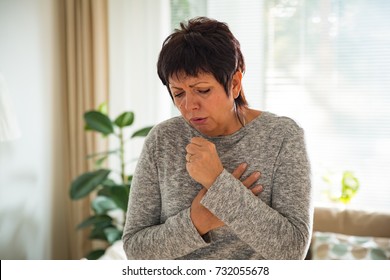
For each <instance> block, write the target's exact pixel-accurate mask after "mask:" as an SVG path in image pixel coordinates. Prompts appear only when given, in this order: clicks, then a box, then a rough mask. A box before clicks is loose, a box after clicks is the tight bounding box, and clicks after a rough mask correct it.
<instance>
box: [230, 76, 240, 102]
mask: <svg viewBox="0 0 390 280" xmlns="http://www.w3.org/2000/svg"><path fill="white" fill-rule="evenodd" d="M241 80H242V73H241V71H237V72H236V73H235V74H234V75H233V79H232V93H233V98H234V99H236V98H237V97H238V96H240V92H241Z"/></svg>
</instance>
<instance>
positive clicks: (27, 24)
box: [0, 0, 67, 259]
mask: <svg viewBox="0 0 390 280" xmlns="http://www.w3.org/2000/svg"><path fill="white" fill-rule="evenodd" d="M57 14H58V1H52V0H16V1H15V0H0V72H1V73H2V74H3V76H4V77H5V79H6V81H7V84H8V88H9V90H10V97H11V100H12V102H13V104H14V107H15V110H16V114H17V117H18V122H19V124H20V128H21V131H22V137H21V138H20V139H18V140H16V141H13V142H0V259H51V258H62V255H61V253H60V254H57V253H56V254H53V244H54V246H57V247H58V246H59V248H61V246H62V247H64V248H65V244H66V242H67V240H66V238H65V236H64V230H63V225H64V224H65V223H66V221H65V219H64V215H63V201H64V199H63V197H62V199H60V196H61V195H60V194H59V193H55V192H53V190H54V189H56V188H58V187H59V186H60V185H61V184H62V182H61V181H62V180H61V172H60V171H61V150H60V149H57V147H60V144H61V139H62V135H61V126H60V125H59V124H60V123H61V121H60V119H61V111H60V102H61V101H60V98H61V90H60V88H61V87H60V83H61V80H60V64H61V62H60V59H59V57H60V55H59V54H60V53H59V40H58V34H59V30H58V28H59V27H58V24H57V22H58V17H57ZM54 205H55V206H54ZM57 240H61V242H57ZM59 251H61V250H59Z"/></svg>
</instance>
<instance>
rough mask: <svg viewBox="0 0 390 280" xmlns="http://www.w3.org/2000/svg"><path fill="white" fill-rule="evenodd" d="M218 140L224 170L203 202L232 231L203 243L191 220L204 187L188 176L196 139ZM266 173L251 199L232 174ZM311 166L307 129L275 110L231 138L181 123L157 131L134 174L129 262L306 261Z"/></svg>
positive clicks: (125, 239) (216, 232) (175, 120)
mask: <svg viewBox="0 0 390 280" xmlns="http://www.w3.org/2000/svg"><path fill="white" fill-rule="evenodd" d="M196 136H198V137H199V136H200V137H204V138H206V139H207V140H209V141H211V142H213V143H214V144H215V145H216V147H217V151H218V155H219V157H220V159H221V161H222V163H223V166H224V168H225V169H224V171H223V172H222V173H221V174H220V176H219V177H218V178H217V180H216V181H215V182H214V184H213V185H212V186H211V187H210V189H209V190H208V191H207V193H206V195H205V196H204V197H203V199H202V200H201V203H202V204H203V205H204V206H205V207H206V208H207V209H209V210H210V211H211V212H212V213H213V214H214V215H215V216H217V217H218V218H219V219H220V220H222V221H223V222H224V224H225V225H226V226H223V227H221V228H218V229H215V230H212V231H210V232H209V233H208V234H207V236H203V237H201V236H200V235H199V233H198V232H197V230H196V228H195V227H194V225H193V223H192V221H191V219H190V207H191V202H192V200H193V199H194V197H195V196H196V195H197V193H198V192H199V191H200V189H201V188H202V186H201V185H200V184H198V183H197V182H196V181H194V180H193V179H192V178H191V177H190V176H189V174H188V172H187V171H186V167H185V166H186V159H185V155H186V151H185V147H186V146H187V145H188V143H189V142H190V139H191V138H192V137H196ZM243 162H246V163H248V165H249V166H248V169H247V171H246V172H245V173H244V175H243V177H244V178H245V176H249V175H250V174H251V173H253V172H254V171H260V172H261V174H262V175H261V178H260V179H259V181H258V183H259V184H261V185H263V187H264V191H263V192H262V193H260V194H259V195H258V196H255V195H254V194H252V192H251V191H250V190H248V189H247V188H246V187H245V186H244V185H243V184H242V183H241V181H240V180H238V179H236V178H234V177H233V175H231V172H232V171H233V170H234V169H235V168H236V167H237V166H238V165H239V164H240V163H243ZM311 227H312V205H311V185H310V166H309V161H308V158H307V154H306V148H305V143H304V137H303V131H302V129H301V128H300V127H299V126H298V125H297V124H296V123H295V122H294V121H292V120H291V119H289V118H286V117H278V116H276V115H274V114H271V113H269V112H262V114H261V115H260V116H259V117H257V118H256V119H254V120H253V121H252V122H250V123H249V124H247V125H246V126H245V127H243V128H241V129H240V130H239V131H237V132H235V133H234V134H232V135H228V136H223V137H207V136H204V135H202V134H200V133H199V132H198V131H197V130H195V129H194V128H193V127H191V126H190V125H189V124H188V123H187V122H186V121H185V120H184V119H183V118H182V117H175V118H172V119H170V120H167V121H164V122H162V123H160V124H159V125H157V126H155V127H154V128H153V130H152V131H151V132H150V134H149V135H148V137H147V138H146V139H145V144H144V148H143V151H142V153H141V156H140V158H139V160H138V164H137V167H136V170H135V174H134V178H133V182H132V186H131V193H130V199H129V207H128V212H127V215H126V224H125V229H124V233H123V242H124V249H125V252H126V255H127V257H128V258H129V259H237V260H238V259H302V258H304V257H305V254H306V251H307V248H308V244H309V241H310V235H311Z"/></svg>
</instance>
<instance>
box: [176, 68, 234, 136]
mask: <svg viewBox="0 0 390 280" xmlns="http://www.w3.org/2000/svg"><path fill="white" fill-rule="evenodd" d="M241 78H242V74H241V72H237V73H236V74H235V75H234V76H233V80H232V85H231V88H230V90H231V94H230V96H229V97H228V96H227V94H226V92H225V90H224V88H223V86H222V85H221V84H220V83H218V82H217V80H216V79H215V78H214V76H213V75H212V74H209V73H203V74H202V73H201V74H199V75H198V76H196V77H193V76H186V75H177V76H176V75H173V76H172V77H171V78H170V79H169V88H170V90H171V93H172V97H173V100H174V102H175V105H176V107H177V108H178V109H179V111H180V113H181V115H182V116H183V117H184V119H185V120H186V121H187V122H188V123H189V124H190V125H191V126H193V127H194V128H195V129H196V130H198V131H199V132H201V133H202V134H204V135H207V136H211V137H214V136H222V135H229V134H232V133H234V132H236V131H237V130H239V129H240V128H241V124H240V122H239V120H238V119H237V116H236V113H235V109H234V98H237V96H238V94H239V91H240V89H241Z"/></svg>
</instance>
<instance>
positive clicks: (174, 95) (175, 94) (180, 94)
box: [173, 91, 184, 98]
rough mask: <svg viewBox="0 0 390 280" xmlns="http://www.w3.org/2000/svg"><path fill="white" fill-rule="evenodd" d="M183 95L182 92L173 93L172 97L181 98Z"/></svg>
mask: <svg viewBox="0 0 390 280" xmlns="http://www.w3.org/2000/svg"><path fill="white" fill-rule="evenodd" d="M183 94H184V91H182V92H177V93H174V94H173V97H175V98H178V97H181V96H183Z"/></svg>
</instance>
